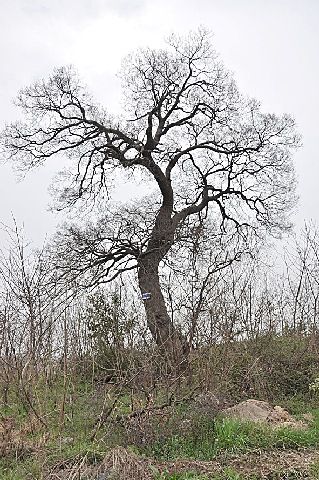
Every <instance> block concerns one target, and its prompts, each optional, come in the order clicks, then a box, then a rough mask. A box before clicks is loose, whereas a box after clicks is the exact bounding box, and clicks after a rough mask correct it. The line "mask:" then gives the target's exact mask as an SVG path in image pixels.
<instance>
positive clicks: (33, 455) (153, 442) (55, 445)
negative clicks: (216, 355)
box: [0, 379, 319, 480]
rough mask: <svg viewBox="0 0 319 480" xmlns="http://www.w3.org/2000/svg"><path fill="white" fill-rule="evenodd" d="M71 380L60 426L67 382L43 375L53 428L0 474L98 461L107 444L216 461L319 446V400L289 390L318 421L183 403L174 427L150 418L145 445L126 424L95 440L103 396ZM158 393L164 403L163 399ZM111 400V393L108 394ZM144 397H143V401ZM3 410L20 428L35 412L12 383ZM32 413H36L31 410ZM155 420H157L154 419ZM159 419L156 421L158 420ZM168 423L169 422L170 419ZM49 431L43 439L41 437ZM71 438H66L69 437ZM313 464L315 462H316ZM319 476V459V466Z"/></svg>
mask: <svg viewBox="0 0 319 480" xmlns="http://www.w3.org/2000/svg"><path fill="white" fill-rule="evenodd" d="M74 382H75V383H72V381H71V380H69V382H68V384H67V392H66V404H65V417H64V423H63V425H62V426H61V425H60V413H61V402H62V398H63V383H62V380H61V379H57V381H56V382H55V383H54V385H53V386H51V387H50V388H49V387H48V386H47V385H45V383H41V382H40V381H39V382H38V383H37V384H36V385H35V386H34V388H33V390H32V397H33V400H34V404H35V407H36V408H37V411H38V412H39V413H40V414H41V415H43V418H44V419H45V421H46V422H47V425H48V428H47V429H46V428H44V427H43V426H41V425H38V426H36V427H35V429H34V430H32V429H31V431H28V432H27V433H25V434H24V435H25V436H24V441H25V442H26V445H28V446H29V445H31V447H32V446H33V445H34V447H35V448H34V451H32V448H30V449H28V448H26V450H25V452H24V453H22V454H21V456H20V457H16V456H15V454H14V452H12V453H11V455H10V454H8V455H7V456H5V457H3V458H0V479H1V480H27V479H28V480H29V479H30V480H31V479H34V480H37V479H40V478H42V477H41V475H42V472H43V468H44V467H45V468H50V467H52V466H54V465H56V464H59V463H62V462H69V463H70V464H72V462H76V461H77V460H78V459H79V458H81V457H84V456H86V457H87V458H88V461H89V462H90V463H97V462H99V461H100V460H102V459H103V458H104V456H105V455H106V453H107V451H108V450H109V449H110V448H111V447H112V446H114V445H118V444H120V445H123V446H127V445H132V446H133V448H134V450H135V451H137V452H138V453H142V454H146V455H148V456H151V457H154V458H155V459H160V460H174V459H177V458H181V459H196V460H211V459H213V458H214V457H215V456H216V455H218V454H220V453H223V452H227V453H246V452H249V451H253V450H256V449H259V450H269V449H274V448H278V449H288V448H289V449H298V448H303V447H318V446H319V409H318V408H317V409H315V408H314V406H315V405H316V403H315V401H314V402H312V403H310V402H308V399H306V398H305V397H302V396H300V397H298V396H296V397H291V398H286V399H285V400H283V401H278V404H281V405H283V406H284V407H288V409H289V410H290V411H292V413H294V414H297V415H300V414H301V413H303V412H306V411H311V412H312V413H313V414H314V416H315V420H314V422H313V424H312V425H311V426H310V428H309V429H308V430H305V431H302V430H292V429H288V428H281V429H278V430H273V429H270V428H267V427H266V426H262V425H258V424H253V423H242V422H238V421H235V420H230V419H222V418H218V419H212V418H209V417H207V416H203V415H202V416H197V417H196V415H195V414H194V412H192V407H190V409H189V407H188V406H187V405H179V406H178V407H176V409H175V410H174V411H172V412H171V419H170V420H169V422H168V426H165V429H164V423H163V420H162V418H161V417H159V419H156V417H155V416H154V418H152V419H151V423H150V424H149V425H148V428H149V429H150V432H149V438H148V439H147V441H146V442H144V444H138V442H134V441H130V440H129V438H127V437H125V429H124V431H122V432H121V431H120V429H119V430H117V429H116V427H115V426H114V425H116V424H113V425H112V427H110V426H105V427H104V428H102V429H101V431H100V432H99V433H98V435H97V437H96V439H95V441H94V442H92V440H91V438H90V437H91V434H92V430H93V428H94V422H95V421H96V419H97V417H98V415H99V413H100V412H101V410H102V405H103V400H104V395H103V392H101V393H99V394H98V393H97V392H95V391H94V390H92V384H91V383H90V382H84V381H79V380H77V381H76V380H75V379H74ZM161 400H163V399H159V400H158V403H161ZM110 401H111V399H110ZM142 401H143V398H142V397H141V398H138V397H137V396H136V398H135V405H139V404H140V403H141V402H142ZM130 404H131V398H130V395H129V394H126V395H125V394H123V396H122V397H121V399H120V401H119V402H118V405H117V411H116V413H120V414H124V415H125V414H126V413H129V412H130V408H131V407H130ZM141 404H142V403H141ZM0 415H2V416H3V417H12V418H14V419H15V421H16V424H17V429H19V428H22V427H23V426H28V425H29V424H30V418H31V417H32V415H31V413H30V412H29V413H28V412H27V411H26V409H25V408H24V407H23V406H22V402H21V399H20V398H19V395H18V394H17V392H15V391H14V390H13V389H12V391H11V393H10V398H9V402H8V405H7V406H6V407H2V408H0ZM30 415H31V416H30ZM185 419H188V420H189V423H188V424H187V428H186V429H185V428H184V427H183V420H185ZM152 422H153V423H152ZM156 422H157V423H156ZM166 423H167V422H165V424H166ZM46 433H49V435H48V439H47V440H46V441H45V444H43V445H42V446H39V444H38V442H39V441H40V439H41V438H42V437H43V436H44V435H45V434H46ZM66 440H68V441H66ZM314 469H315V467H314ZM316 475H317V477H314V478H318V479H319V466H318V468H317V473H316ZM242 478H243V477H241V476H240V475H238V474H237V473H236V472H234V471H225V472H224V473H223V475H222V476H214V477H211V476H210V477H207V476H206V477H205V475H204V476H203V475H202V476H198V475H197V476H196V475H195V474H192V473H188V474H179V475H178V474H175V475H173V476H172V475H171V476H167V475H166V476H165V475H164V476H162V477H161V480H196V479H198V480H206V479H208V480H222V479H223V480H242Z"/></svg>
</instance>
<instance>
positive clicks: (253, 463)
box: [158, 450, 319, 478]
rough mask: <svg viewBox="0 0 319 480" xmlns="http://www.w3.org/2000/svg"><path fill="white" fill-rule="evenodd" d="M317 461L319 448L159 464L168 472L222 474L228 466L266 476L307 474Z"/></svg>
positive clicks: (261, 476) (240, 471)
mask: <svg viewBox="0 0 319 480" xmlns="http://www.w3.org/2000/svg"><path fill="white" fill-rule="evenodd" d="M317 461H319V451H317V450H301V451H293V450H285V451H282V450H280V451H279V450H274V451H269V452H253V453H247V454H241V455H234V456H230V457H229V456H225V457H219V458H218V459H216V460H213V461H211V462H201V461H182V460H178V461H175V462H169V463H165V464H164V463H163V464H161V466H160V465H158V467H159V468H160V470H161V471H167V472H168V473H177V472H178V473H180V472H194V473H198V474H216V473H222V472H223V471H225V468H232V469H234V470H235V471H236V472H237V473H240V474H242V475H256V476H257V477H259V478H267V477H269V475H273V474H281V473H282V474H284V473H285V474H286V473H288V472H301V473H303V474H307V472H308V471H309V469H310V467H311V466H312V465H313V464H314V463H315V462H317ZM301 478H306V477H301Z"/></svg>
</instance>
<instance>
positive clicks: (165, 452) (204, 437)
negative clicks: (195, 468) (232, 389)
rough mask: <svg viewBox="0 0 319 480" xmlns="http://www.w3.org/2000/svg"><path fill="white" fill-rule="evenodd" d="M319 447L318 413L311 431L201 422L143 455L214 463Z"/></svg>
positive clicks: (248, 423)
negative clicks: (226, 457) (233, 456)
mask: <svg viewBox="0 0 319 480" xmlns="http://www.w3.org/2000/svg"><path fill="white" fill-rule="evenodd" d="M318 445H319V410H317V411H316V416H315V420H314V422H313V424H312V425H311V426H310V428H309V429H306V430H297V429H291V428H288V427H285V428H278V429H273V428H270V427H267V426H264V425H260V424H255V423H250V422H239V421H236V420H232V419H217V420H207V419H206V420H203V419H198V421H197V422H196V423H195V424H194V425H193V426H192V428H191V430H190V431H188V432H186V433H184V434H183V435H181V434H178V433H177V434H173V435H171V436H170V437H169V438H165V439H163V440H157V441H156V442H155V443H154V444H153V445H149V446H147V447H146V448H145V449H144V451H145V453H147V454H148V455H152V456H153V457H155V458H157V459H162V460H175V459H177V458H183V459H197V460H211V459H212V458H214V457H215V456H216V455H218V454H219V453H222V452H229V453H246V452H249V451H251V450H256V449H259V450H260V449H262V450H269V449H274V448H278V449H288V448H289V449H298V448H307V447H317V446H318Z"/></svg>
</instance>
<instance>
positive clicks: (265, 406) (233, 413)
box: [222, 399, 306, 429]
mask: <svg viewBox="0 0 319 480" xmlns="http://www.w3.org/2000/svg"><path fill="white" fill-rule="evenodd" d="M222 413H223V415H225V416H226V417H230V418H236V419H238V420H243V421H251V422H256V423H265V424H269V425H272V426H274V427H276V428H278V427H291V428H299V429H303V428H306V425H305V423H304V422H302V421H298V420H296V419H295V418H294V417H293V416H292V415H290V413H288V412H287V411H286V410H284V409H283V408H282V407H280V406H278V405H276V406H275V407H272V405H270V404H269V403H268V402H263V401H261V400H254V399H249V400H245V401H243V402H240V403H238V404H237V405H234V406H233V407H230V408H226V409H225V410H223V412H222Z"/></svg>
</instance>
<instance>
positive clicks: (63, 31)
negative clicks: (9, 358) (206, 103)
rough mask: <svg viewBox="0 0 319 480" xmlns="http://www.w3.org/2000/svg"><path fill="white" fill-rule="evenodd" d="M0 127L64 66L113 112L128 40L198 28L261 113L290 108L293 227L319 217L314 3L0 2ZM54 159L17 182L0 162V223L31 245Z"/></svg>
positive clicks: (40, 230)
mask: <svg viewBox="0 0 319 480" xmlns="http://www.w3.org/2000/svg"><path fill="white" fill-rule="evenodd" d="M0 7H1V21H0V57H1V75H0V105H1V109H0V129H2V128H3V126H4V125H5V123H6V122H10V121H12V120H14V119H15V118H17V116H18V115H19V114H18V112H17V110H16V109H15V107H14V106H13V103H12V100H13V98H14V97H15V95H16V93H17V91H18V90H19V89H20V88H21V87H23V86H26V85H28V84H30V83H32V82H33V81H34V80H36V79H37V78H39V77H46V76H47V75H48V74H49V73H50V72H51V71H52V69H53V68H54V67H56V66H61V65H65V64H73V65H74V66H75V67H76V68H77V69H78V71H79V73H80V75H81V76H82V78H83V80H84V82H85V83H86V84H87V85H88V86H89V88H90V89H91V91H92V92H93V94H94V95H95V97H96V100H97V101H98V102H100V103H104V104H105V105H106V106H108V109H109V110H112V109H113V110H116V109H117V108H118V101H119V84H118V80H117V78H116V72H117V71H118V69H119V66H120V63H121V59H122V58H123V56H125V55H126V54H127V53H128V52H130V51H131V50H132V49H134V48H136V47H138V46H147V45H149V46H162V45H163V39H164V38H165V37H166V36H167V35H168V34H170V33H171V32H176V33H187V32H188V31H189V30H190V29H196V28H197V27H198V26H199V25H203V26H205V27H207V28H209V29H210V30H211V31H212V32H213V33H214V41H215V48H216V50H217V51H218V52H219V53H220V56H221V59H222V60H223V61H224V63H225V65H226V67H227V68H229V69H230V70H232V71H233V72H234V74H235V78H236V80H237V83H238V85H239V88H240V90H241V91H242V92H243V93H245V94H249V95H250V96H253V97H256V98H257V99H258V100H260V101H261V102H262V104H263V107H264V110H265V111H269V112H274V113H278V114H280V113H283V112H288V113H291V114H292V115H293V116H294V117H295V118H296V120H297V124H298V127H299V131H300V132H301V134H302V135H303V147H302V149H300V150H299V151H298V153H297V154H296V155H295V159H296V169H297V173H298V177H299V187H298V190H299V195H300V202H299V206H298V212H297V215H296V223H297V225H301V224H302V223H303V221H304V220H310V219H313V220H315V221H317V222H318V224H319V208H318V207H319V201H318V196H319V190H318V179H319V162H318V148H317V139H318V112H319V93H318V92H319V54H318V48H319V1H318V0H184V1H182V0H161V1H159V2H155V1H153V0H0ZM54 172H56V166H55V165H54V162H51V163H50V164H49V165H48V166H47V167H45V168H42V169H39V170H37V171H35V172H33V173H32V174H29V175H28V177H27V179H25V180H23V181H21V182H18V181H17V176H16V175H15V174H14V173H13V172H12V170H11V167H10V166H9V165H3V164H0V192H1V203H0V222H3V223H6V224H8V223H11V217H12V215H13V216H14V217H15V218H16V220H17V222H18V224H21V223H24V226H25V230H26V232H27V235H28V237H29V238H32V239H33V240H34V241H35V242H36V243H41V242H42V240H43V239H44V237H45V235H46V233H48V234H50V233H52V231H53V230H54V226H55V225H56V223H57V222H58V220H59V218H58V217H57V216H55V215H54V214H52V213H50V212H49V211H48V204H49V202H50V197H49V194H48V187H49V183H50V181H51V178H52V176H53V174H54Z"/></svg>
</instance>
